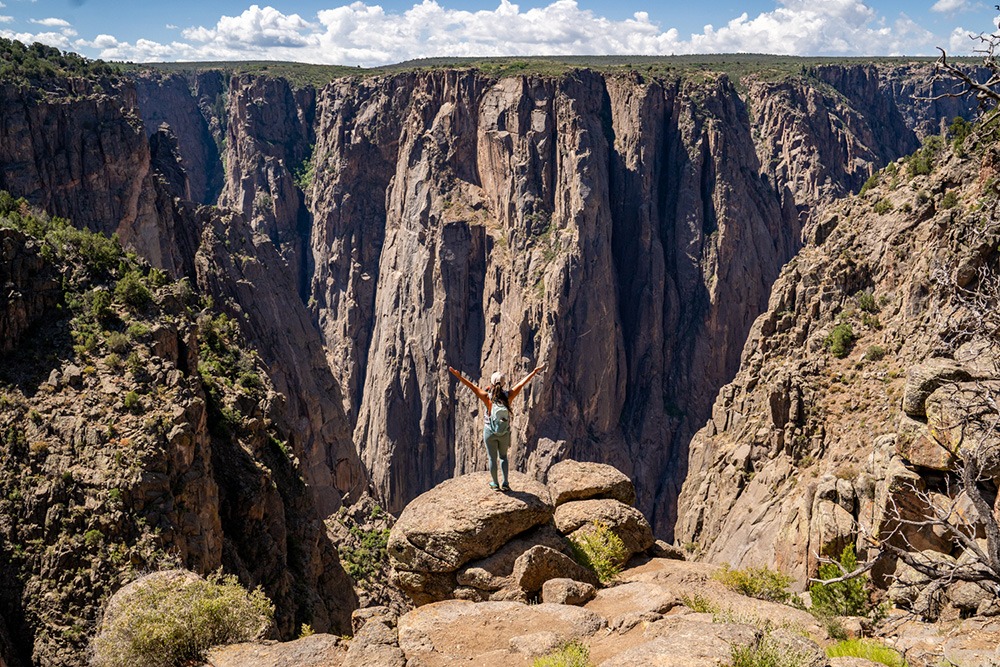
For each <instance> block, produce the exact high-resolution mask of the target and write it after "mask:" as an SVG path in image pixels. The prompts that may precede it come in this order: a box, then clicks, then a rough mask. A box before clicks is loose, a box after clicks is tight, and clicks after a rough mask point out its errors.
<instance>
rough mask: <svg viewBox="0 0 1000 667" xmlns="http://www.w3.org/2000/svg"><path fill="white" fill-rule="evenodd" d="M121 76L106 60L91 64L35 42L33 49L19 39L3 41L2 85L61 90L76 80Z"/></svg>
mask: <svg viewBox="0 0 1000 667" xmlns="http://www.w3.org/2000/svg"><path fill="white" fill-rule="evenodd" d="M116 73H117V68H116V67H114V66H112V65H109V64H108V63H105V62H104V61H102V60H91V59H89V58H84V57H83V56H81V55H78V54H76V53H73V52H71V51H60V50H59V49H57V48H55V47H53V46H47V45H45V44H42V43H40V42H35V43H34V44H31V45H30V46H28V45H25V44H23V43H21V42H19V41H17V40H16V39H7V38H3V37H0V81H12V82H15V83H20V84H23V85H26V86H31V87H34V86H42V87H49V86H51V85H53V84H58V87H59V88H60V89H61V88H63V87H64V85H65V83H66V81H67V80H70V79H74V78H81V79H87V80H91V81H100V80H101V79H106V78H107V77H111V76H113V75H115V74H116Z"/></svg>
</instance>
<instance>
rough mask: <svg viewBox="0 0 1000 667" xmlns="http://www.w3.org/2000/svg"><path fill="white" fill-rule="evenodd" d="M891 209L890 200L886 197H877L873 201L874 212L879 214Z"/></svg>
mask: <svg viewBox="0 0 1000 667" xmlns="http://www.w3.org/2000/svg"><path fill="white" fill-rule="evenodd" d="M891 210H892V202H891V201H889V200H888V199H879V200H878V201H877V202H875V212H876V213H878V214H879V215H883V214H885V213H888V212H889V211H891Z"/></svg>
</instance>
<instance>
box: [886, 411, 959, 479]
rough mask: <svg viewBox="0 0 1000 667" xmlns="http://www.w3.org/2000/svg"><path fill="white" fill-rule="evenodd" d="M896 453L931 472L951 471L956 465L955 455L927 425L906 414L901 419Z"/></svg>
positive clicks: (897, 433) (897, 434)
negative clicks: (939, 440) (938, 439)
mask: <svg viewBox="0 0 1000 667" xmlns="http://www.w3.org/2000/svg"><path fill="white" fill-rule="evenodd" d="M896 453H897V454H899V455H900V456H901V457H903V458H904V459H905V460H906V461H908V462H909V463H911V464H913V465H915V466H919V467H921V468H930V469H931V470H951V469H952V467H953V466H954V463H955V455H954V454H953V453H952V452H950V451H948V449H947V448H945V447H944V446H943V445H942V444H941V443H940V442H938V441H937V440H936V439H935V438H934V436H932V435H931V431H930V429H929V428H928V427H927V424H925V423H924V422H921V421H917V420H916V419H913V418H912V417H908V416H906V415H905V414H902V415H900V418H899V429H898V431H897V432H896Z"/></svg>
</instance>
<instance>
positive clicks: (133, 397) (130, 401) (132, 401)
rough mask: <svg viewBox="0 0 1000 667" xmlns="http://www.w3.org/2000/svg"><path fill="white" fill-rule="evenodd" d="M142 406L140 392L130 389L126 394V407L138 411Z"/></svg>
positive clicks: (131, 410)
mask: <svg viewBox="0 0 1000 667" xmlns="http://www.w3.org/2000/svg"><path fill="white" fill-rule="evenodd" d="M140 408H141V401H140V400H139V394H137V393H135V392H134V391H130V392H128V393H127V394H125V409H126V410H128V411H129V412H138V411H139V409H140Z"/></svg>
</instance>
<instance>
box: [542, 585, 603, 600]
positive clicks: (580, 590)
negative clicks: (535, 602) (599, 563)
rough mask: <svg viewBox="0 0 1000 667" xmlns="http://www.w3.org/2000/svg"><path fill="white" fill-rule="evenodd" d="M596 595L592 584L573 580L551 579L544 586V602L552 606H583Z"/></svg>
mask: <svg viewBox="0 0 1000 667" xmlns="http://www.w3.org/2000/svg"><path fill="white" fill-rule="evenodd" d="M596 594H597V589H596V588H594V587H593V586H591V585H590V584H585V583H583V582H581V581H573V580H572V579H549V580H548V581H546V582H545V583H544V584H542V602H549V603H552V604H574V605H577V604H583V603H584V602H587V601H588V600H591V599H593V597H594V595H596Z"/></svg>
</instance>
